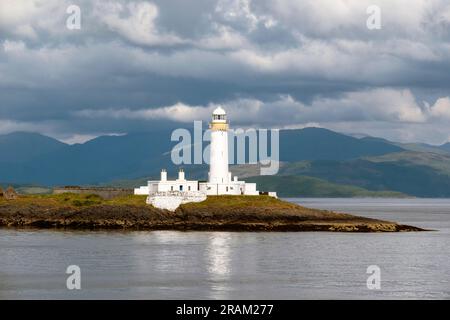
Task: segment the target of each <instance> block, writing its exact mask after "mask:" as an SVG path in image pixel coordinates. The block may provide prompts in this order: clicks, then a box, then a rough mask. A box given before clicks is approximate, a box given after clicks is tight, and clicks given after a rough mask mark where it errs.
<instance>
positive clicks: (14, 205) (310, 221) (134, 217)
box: [0, 195, 425, 232]
mask: <svg viewBox="0 0 450 320" xmlns="http://www.w3.org/2000/svg"><path fill="white" fill-rule="evenodd" d="M77 197H80V196H77ZM87 199H91V198H89V197H88V198H87ZM137 199H138V200H143V199H141V198H136V197H134V198H133V197H129V198H126V199H125V200H121V201H118V200H117V201H102V200H98V201H92V200H90V202H86V201H85V202H80V200H79V199H75V200H74V199H73V197H72V196H66V198H64V195H62V196H58V198H56V200H55V198H52V197H51V196H49V197H47V198H46V197H40V198H32V197H25V198H23V197H21V198H20V199H17V200H14V201H6V200H2V201H0V226H1V227H13V228H25V227H34V228H61V229H86V230H96V229H126V230H182V231H190V230H192V231H194V230H195V231H334V232H400V231H425V230H424V229H421V228H418V227H414V226H408V225H401V224H397V223H395V222H390V221H383V220H376V219H370V218H364V217H359V216H354V215H350V214H345V213H336V212H332V211H326V210H316V209H310V208H305V207H302V206H299V205H296V204H292V203H289V202H285V201H281V200H277V199H273V198H270V197H258V198H255V197H242V196H230V197H208V199H207V200H206V201H204V202H201V203H189V204H185V205H182V206H180V207H179V208H178V209H177V210H176V211H175V212H170V211H167V210H160V209H157V208H154V207H152V206H149V205H145V204H141V202H140V201H137ZM85 200H86V199H85ZM75 201H78V202H75ZM80 203H81V205H80Z"/></svg>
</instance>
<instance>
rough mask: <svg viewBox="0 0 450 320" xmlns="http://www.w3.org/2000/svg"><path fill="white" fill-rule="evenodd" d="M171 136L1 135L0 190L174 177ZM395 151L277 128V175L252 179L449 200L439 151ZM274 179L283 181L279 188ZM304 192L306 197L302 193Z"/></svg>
mask: <svg viewBox="0 0 450 320" xmlns="http://www.w3.org/2000/svg"><path fill="white" fill-rule="evenodd" d="M170 135H171V131H169V130H165V131H158V132H143V133H132V134H127V135H124V136H103V137H98V138H96V139H93V140H91V141H88V142H86V143H83V144H76V145H67V144H64V143H61V142H59V141H57V140H55V139H52V138H49V137H45V136H42V135H39V134H33V133H14V134H9V135H3V136H0V184H1V182H3V183H4V184H5V185H6V184H15V185H25V186H31V188H29V187H27V189H26V190H31V191H33V190H37V189H35V187H36V186H53V185H126V186H128V187H133V186H135V185H141V184H142V183H144V182H145V181H146V179H148V178H143V177H152V178H158V177H159V172H160V169H161V168H166V169H168V172H169V176H172V177H174V176H175V175H176V167H177V166H175V165H174V164H173V163H172V161H171V159H170V157H171V155H170V152H171V150H172V148H173V147H174V146H175V144H177V143H178V142H172V141H170ZM205 145H206V143H205ZM411 145H419V144H411ZM402 146H403V145H396V144H395V143H393V142H390V141H388V140H384V139H380V138H373V137H362V138H355V137H351V136H347V135H344V134H340V133H336V132H333V131H330V130H326V129H321V128H305V129H298V130H281V131H280V159H281V161H282V162H281V163H280V166H281V167H280V171H279V173H278V176H279V177H274V176H269V177H256V178H252V179H257V180H258V181H260V182H261V183H262V184H263V186H264V185H267V186H271V187H273V188H275V190H276V191H278V192H281V193H282V194H289V195H294V194H296V193H297V192H300V191H301V192H302V194H304V195H305V196H307V195H309V196H312V195H313V194H317V195H319V194H322V196H324V195H325V194H327V196H332V195H333V194H334V195H342V196H344V195H347V196H352V195H356V194H358V195H361V196H362V195H369V194H371V193H372V192H382V193H378V195H380V194H383V193H384V192H388V193H389V194H392V192H397V193H398V194H400V193H401V194H407V195H413V196H420V197H450V153H446V151H445V150H444V149H438V150H442V151H439V152H434V151H435V150H436V149H437V147H433V146H427V145H426V146H423V145H422V146H421V147H420V150H422V151H410V150H409V151H408V149H410V146H406V147H404V148H403V147H402ZM414 148H415V147H414ZM442 148H445V146H442ZM424 150H428V151H424ZM184 167H185V168H186V172H187V176H188V177H189V178H191V179H198V180H203V179H206V178H207V170H208V167H207V166H206V165H184ZM231 171H233V173H234V174H237V175H238V176H239V177H241V178H243V177H254V176H257V175H258V174H259V169H258V167H257V166H256V167H255V166H252V165H240V166H232V167H231ZM281 177H283V178H281ZM285 177H289V178H285ZM305 177H307V178H305ZM311 179H313V180H311ZM271 181H272V182H271ZM280 181H283V182H284V183H279V184H278V182H280ZM270 183H273V185H270ZM305 186H308V188H309V191H308V190H305V189H302V188H303V187H305ZM351 186H353V187H356V189H355V188H350V187H351ZM349 188H350V189H349ZM261 189H262V188H261ZM278 189H279V190H278ZM319 189H321V190H322V191H320V190H319ZM24 190H25V189H24Z"/></svg>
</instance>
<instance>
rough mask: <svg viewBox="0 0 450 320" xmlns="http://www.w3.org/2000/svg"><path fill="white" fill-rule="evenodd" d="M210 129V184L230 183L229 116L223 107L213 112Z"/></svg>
mask: <svg viewBox="0 0 450 320" xmlns="http://www.w3.org/2000/svg"><path fill="white" fill-rule="evenodd" d="M209 129H210V130H211V146H210V160H209V182H210V183H213V184H225V183H229V182H230V173H229V171H228V122H227V114H226V112H225V110H223V109H222V108H221V107H218V108H216V109H215V110H214V111H213V114H212V120H211V123H210V124H209Z"/></svg>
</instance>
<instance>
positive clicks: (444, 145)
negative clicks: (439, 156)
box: [439, 142, 450, 152]
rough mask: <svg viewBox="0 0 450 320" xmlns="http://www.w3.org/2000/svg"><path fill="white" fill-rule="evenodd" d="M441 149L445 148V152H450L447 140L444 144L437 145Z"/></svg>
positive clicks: (449, 143)
mask: <svg viewBox="0 0 450 320" xmlns="http://www.w3.org/2000/svg"><path fill="white" fill-rule="evenodd" d="M439 148H440V149H441V150H445V151H447V152H450V142H447V143H446V144H443V145H442V146H439Z"/></svg>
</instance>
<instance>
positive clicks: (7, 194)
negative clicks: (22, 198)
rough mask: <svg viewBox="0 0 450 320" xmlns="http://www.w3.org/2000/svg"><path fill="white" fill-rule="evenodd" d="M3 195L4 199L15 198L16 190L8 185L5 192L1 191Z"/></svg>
mask: <svg viewBox="0 0 450 320" xmlns="http://www.w3.org/2000/svg"><path fill="white" fill-rule="evenodd" d="M3 197H4V198H5V199H6V200H15V199H17V192H16V190H14V188H13V187H11V186H9V187H8V189H6V191H5V192H3Z"/></svg>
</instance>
